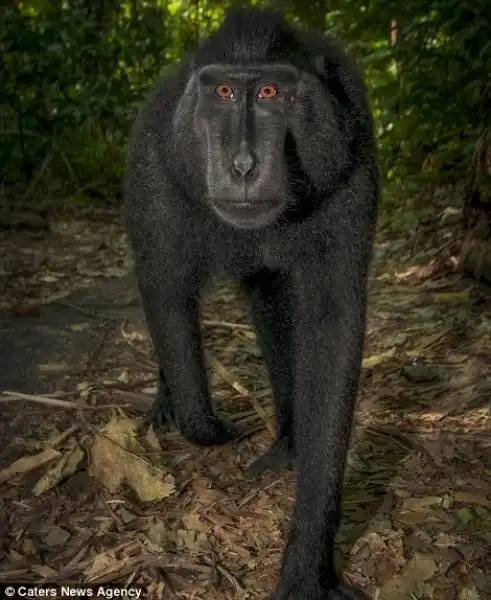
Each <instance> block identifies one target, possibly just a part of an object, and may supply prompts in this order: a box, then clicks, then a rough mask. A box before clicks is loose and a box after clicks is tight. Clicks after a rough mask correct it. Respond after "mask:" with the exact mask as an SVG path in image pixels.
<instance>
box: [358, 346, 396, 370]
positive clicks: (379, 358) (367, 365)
mask: <svg viewBox="0 0 491 600" xmlns="http://www.w3.org/2000/svg"><path fill="white" fill-rule="evenodd" d="M396 352H397V348H391V349H390V350H387V351H386V352H381V353H380V354H373V355H372V356H367V357H366V358H364V359H363V368H364V369H371V368H373V367H376V366H377V365H381V364H382V363H384V362H386V361H388V360H390V359H391V358H394V356H395V355H396Z"/></svg>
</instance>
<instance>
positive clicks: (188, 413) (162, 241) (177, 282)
mask: <svg viewBox="0 0 491 600" xmlns="http://www.w3.org/2000/svg"><path fill="white" fill-rule="evenodd" d="M142 154H143V155H140V156H139V157H138V160H136V159H135V161H134V168H133V170H132V171H131V175H130V177H129V178H128V179H127V181H126V190H127V191H126V204H125V217H126V222H127V228H128V232H129V236H130V239H131V241H132V243H133V246H134V249H135V254H136V260H137V262H138V283H139V288H140V293H141V296H142V300H143V308H144V311H145V316H146V320H147V324H148V328H149V330H150V334H151V337H152V341H153V344H154V347H155V350H156V353H157V357H158V361H159V366H160V390H159V394H158V396H157V399H156V401H155V404H154V407H153V418H154V421H155V424H156V426H157V427H158V428H159V429H163V430H167V429H172V428H178V429H180V431H181V432H182V434H183V435H184V437H185V438H187V439H188V440H190V441H192V442H195V443H197V444H200V445H210V444H221V443H225V442H228V441H230V440H231V439H233V437H235V435H236V432H235V431H234V429H233V428H232V427H231V426H230V425H229V424H228V423H226V422H223V421H221V420H220V419H219V418H218V417H217V416H216V414H215V412H214V409H213V406H212V402H211V396H210V391H209V386H208V378H207V373H206V367H205V362H204V356H203V347H202V340H201V332H200V326H199V301H200V291H201V287H202V284H203V280H204V279H205V278H206V270H205V268H201V269H196V268H195V265H196V260H193V254H194V253H200V245H199V243H198V240H197V238H196V236H194V234H193V229H192V227H191V225H190V223H191V222H190V221H189V219H186V213H185V211H184V208H183V206H182V205H183V203H182V199H181V198H179V196H178V195H177V194H176V193H175V190H173V188H172V186H171V185H170V184H169V182H168V181H166V179H165V176H164V175H163V174H162V169H161V168H159V165H153V164H152V156H149V153H145V152H143V153H142ZM176 198H177V201H176ZM179 203H180V206H179ZM176 205H177V206H178V208H179V209H178V210H176ZM173 238H175V239H173ZM182 240H184V243H183V242H182Z"/></svg>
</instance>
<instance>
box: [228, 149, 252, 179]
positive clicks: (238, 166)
mask: <svg viewBox="0 0 491 600" xmlns="http://www.w3.org/2000/svg"><path fill="white" fill-rule="evenodd" d="M256 164H257V161H256V157H255V156H254V154H252V152H239V153H238V154H236V155H235V156H234V158H233V159H232V168H233V170H234V171H235V172H236V173H237V174H238V175H240V176H241V177H245V176H246V175H247V174H248V173H250V172H251V171H252V169H254V167H255V166H256Z"/></svg>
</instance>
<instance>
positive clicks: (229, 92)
mask: <svg viewBox="0 0 491 600" xmlns="http://www.w3.org/2000/svg"><path fill="white" fill-rule="evenodd" d="M215 94H216V95H217V96H218V97H219V98H233V97H234V90H233V89H232V88H231V87H230V86H229V85H217V87H216V88H215Z"/></svg>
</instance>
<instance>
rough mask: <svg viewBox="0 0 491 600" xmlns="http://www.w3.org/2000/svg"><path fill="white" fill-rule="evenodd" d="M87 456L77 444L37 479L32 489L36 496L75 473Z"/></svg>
mask: <svg viewBox="0 0 491 600" xmlns="http://www.w3.org/2000/svg"><path fill="white" fill-rule="evenodd" d="M84 457H85V454H84V451H83V450H82V448H80V446H79V445H78V444H77V445H76V446H74V447H73V448H72V449H71V450H70V451H69V452H67V453H66V454H64V455H63V456H62V457H61V459H60V460H59V461H58V462H57V463H56V464H55V465H54V466H53V467H52V468H51V469H49V470H48V471H46V473H44V475H43V476H42V477H41V478H40V479H39V480H38V481H37V483H36V485H35V486H34V488H33V489H32V493H33V494H34V496H40V495H41V494H43V493H44V492H46V491H48V490H50V489H52V488H54V487H55V486H56V485H58V484H59V483H60V482H61V481H63V480H64V479H66V478H67V477H70V475H73V474H74V473H75V472H76V471H77V469H78V467H79V465H80V463H81V462H82V461H83V459H84Z"/></svg>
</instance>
